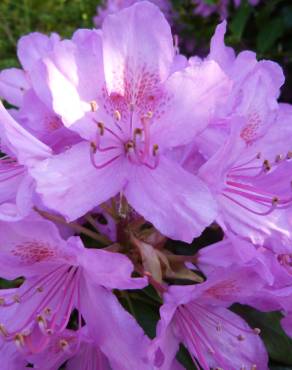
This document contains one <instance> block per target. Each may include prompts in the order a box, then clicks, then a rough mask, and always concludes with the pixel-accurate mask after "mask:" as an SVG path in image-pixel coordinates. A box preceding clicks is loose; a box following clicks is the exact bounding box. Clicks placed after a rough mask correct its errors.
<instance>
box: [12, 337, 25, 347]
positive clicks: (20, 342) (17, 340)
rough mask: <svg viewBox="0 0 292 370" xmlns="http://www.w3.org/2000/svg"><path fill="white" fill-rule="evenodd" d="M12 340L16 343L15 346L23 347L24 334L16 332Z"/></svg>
mask: <svg viewBox="0 0 292 370" xmlns="http://www.w3.org/2000/svg"><path fill="white" fill-rule="evenodd" d="M14 342H15V344H16V345H17V347H19V348H20V347H23V346H24V336H23V335H22V334H20V333H18V334H16V335H15V337H14Z"/></svg>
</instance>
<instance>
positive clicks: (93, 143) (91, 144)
mask: <svg viewBox="0 0 292 370" xmlns="http://www.w3.org/2000/svg"><path fill="white" fill-rule="evenodd" d="M90 148H91V150H92V151H93V153H96V150H97V146H96V144H95V142H94V141H91V142H90Z"/></svg>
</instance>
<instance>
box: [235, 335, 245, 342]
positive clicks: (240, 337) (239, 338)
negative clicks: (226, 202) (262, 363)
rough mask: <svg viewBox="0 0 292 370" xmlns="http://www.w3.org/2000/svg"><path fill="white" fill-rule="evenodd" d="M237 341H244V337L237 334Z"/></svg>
mask: <svg viewBox="0 0 292 370" xmlns="http://www.w3.org/2000/svg"><path fill="white" fill-rule="evenodd" d="M237 339H238V340H239V341H240V342H242V341H243V340H245V336H244V335H242V334H239V335H238V336H237Z"/></svg>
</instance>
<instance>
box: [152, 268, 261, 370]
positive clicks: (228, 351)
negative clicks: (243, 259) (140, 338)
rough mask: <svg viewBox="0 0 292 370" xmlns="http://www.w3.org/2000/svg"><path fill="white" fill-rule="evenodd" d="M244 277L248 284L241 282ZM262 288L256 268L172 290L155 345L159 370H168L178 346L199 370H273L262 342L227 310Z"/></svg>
mask: <svg viewBox="0 0 292 370" xmlns="http://www.w3.org/2000/svg"><path fill="white" fill-rule="evenodd" d="M242 276H244V277H245V279H242ZM250 284H252V286H253V290H254V291H256V290H257V289H260V287H261V286H262V281H261V279H260V277H259V275H258V274H257V273H256V272H255V270H254V269H253V268H251V267H236V268H229V269H228V270H226V269H222V268H218V269H216V271H214V272H213V273H212V274H210V276H209V277H208V279H207V281H206V282H204V283H202V284H199V285H196V286H173V287H171V288H169V291H168V292H167V293H166V294H165V296H164V302H165V303H164V305H163V306H162V308H161V310H160V315H161V320H160V322H159V324H158V329H157V338H156V339H155V340H154V343H153V352H154V354H153V359H154V364H155V366H156V368H159V369H169V367H170V365H171V363H172V361H173V359H174V357H175V354H176V352H177V350H178V345H179V343H180V342H181V343H183V344H184V345H185V346H186V347H187V349H188V350H189V352H190V354H191V356H192V358H193V361H194V362H195V364H196V365H197V367H199V366H201V367H202V369H204V370H209V369H210V368H224V369H230V368H236V369H239V368H241V367H244V366H245V367H246V368H249V369H250V368H252V369H263V370H264V369H268V364H267V363H268V356H267V353H266V351H265V348H264V345H263V343H262V342H261V340H260V338H259V337H258V333H259V331H258V329H254V330H253V329H251V328H250V327H249V326H248V325H247V324H246V323H245V322H244V320H243V319H241V318H240V317H239V316H237V315H236V314H234V313H233V312H231V311H230V310H228V306H229V305H231V304H232V303H234V302H237V301H238V300H239V299H240V298H241V297H247V296H248V295H249V294H250V288H249V287H250Z"/></svg>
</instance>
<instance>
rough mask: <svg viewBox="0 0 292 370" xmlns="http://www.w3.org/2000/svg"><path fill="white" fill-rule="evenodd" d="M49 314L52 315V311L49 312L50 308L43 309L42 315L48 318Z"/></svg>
mask: <svg viewBox="0 0 292 370" xmlns="http://www.w3.org/2000/svg"><path fill="white" fill-rule="evenodd" d="M51 313H52V310H51V308H50V307H47V308H45V309H44V314H45V315H47V316H49V315H50V314H51Z"/></svg>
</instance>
